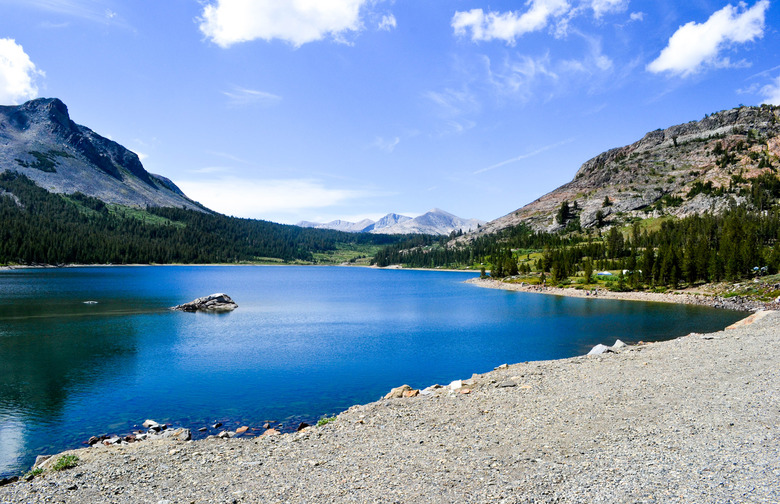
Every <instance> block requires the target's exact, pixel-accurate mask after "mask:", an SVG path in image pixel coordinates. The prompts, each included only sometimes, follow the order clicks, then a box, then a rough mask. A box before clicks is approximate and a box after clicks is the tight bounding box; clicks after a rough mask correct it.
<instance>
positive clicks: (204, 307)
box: [171, 293, 238, 312]
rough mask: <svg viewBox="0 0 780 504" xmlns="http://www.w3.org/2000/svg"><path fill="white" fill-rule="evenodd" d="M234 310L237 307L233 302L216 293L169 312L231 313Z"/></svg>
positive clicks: (175, 307)
mask: <svg viewBox="0 0 780 504" xmlns="http://www.w3.org/2000/svg"><path fill="white" fill-rule="evenodd" d="M236 308H238V305H237V304H236V303H235V301H233V300H232V299H230V296H228V295H227V294H223V293H217V294H212V295H210V296H205V297H201V298H198V299H196V300H194V301H190V302H189V303H184V304H180V305H178V306H174V307H173V308H171V310H179V311H185V312H196V311H205V312H227V311H233V310H235V309H236Z"/></svg>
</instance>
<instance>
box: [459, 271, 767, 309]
mask: <svg viewBox="0 0 780 504" xmlns="http://www.w3.org/2000/svg"><path fill="white" fill-rule="evenodd" d="M466 283H470V284H473V285H476V286H478V287H484V288H488V289H502V290H510V291H516V292H532V293H537V294H548V295H553V296H568V297H581V298H592V299H618V300H624V301H645V302H656V303H678V304H691V305H700V306H711V307H713V308H724V309H728V310H740V311H758V310H778V309H780V305H778V304H777V303H762V302H759V301H754V300H749V299H745V298H742V297H732V298H724V297H721V296H706V295H703V294H695V293H688V292H681V291H672V292H666V293H657V292H612V291H608V290H605V289H597V290H595V291H589V290H584V289H575V288H562V287H541V286H538V285H528V284H518V283H506V282H502V281H497V280H491V279H481V278H473V279H470V280H467V281H466Z"/></svg>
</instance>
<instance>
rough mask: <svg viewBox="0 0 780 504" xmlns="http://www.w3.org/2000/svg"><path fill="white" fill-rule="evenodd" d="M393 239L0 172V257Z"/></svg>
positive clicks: (290, 250) (180, 252)
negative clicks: (109, 194) (50, 184)
mask: <svg viewBox="0 0 780 504" xmlns="http://www.w3.org/2000/svg"><path fill="white" fill-rule="evenodd" d="M398 239H399V238H394V237H389V236H384V235H369V234H365V235H364V234H361V235H355V234H350V233H341V232H337V231H327V230H318V229H303V228H299V227H297V226H287V225H282V224H275V223H271V222H266V221H260V220H252V219H237V218H234V217H226V216H224V215H220V214H215V213H205V212H202V211H193V210H186V209H181V208H171V207H167V208H162V207H150V208H148V209H146V210H145V211H143V210H139V209H134V208H129V207H123V206H119V205H107V204H106V203H104V202H103V201H101V200H99V199H96V198H92V197H89V196H85V195H83V194H80V193H74V194H71V195H68V196H65V195H61V194H54V193H50V192H48V191H46V190H44V189H42V188H40V187H38V186H37V185H35V184H34V183H33V182H32V181H31V180H30V179H28V178H27V177H25V176H24V175H20V174H18V173H16V172H13V171H7V172H4V173H0V264H25V265H29V264H71V263H80V264H131V263H133V264H134V263H157V264H168V263H235V262H241V261H264V260H267V259H269V258H273V259H278V260H281V261H286V262H289V261H303V262H315V261H316V259H315V256H316V253H318V252H328V251H333V250H335V249H337V248H344V247H348V248H358V247H364V246H367V245H381V244H391V243H394V242H395V241H397V240H398Z"/></svg>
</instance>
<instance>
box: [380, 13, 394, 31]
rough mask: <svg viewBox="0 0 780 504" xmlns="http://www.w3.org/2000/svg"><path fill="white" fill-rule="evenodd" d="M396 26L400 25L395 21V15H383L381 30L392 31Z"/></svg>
mask: <svg viewBox="0 0 780 504" xmlns="http://www.w3.org/2000/svg"><path fill="white" fill-rule="evenodd" d="M396 26H398V24H397V23H396V21H395V16H393V15H392V14H388V15H385V16H382V20H381V21H380V22H379V26H378V28H379V29H380V30H384V31H390V30H392V29H394V28H395V27H396Z"/></svg>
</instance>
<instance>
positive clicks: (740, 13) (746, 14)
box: [647, 0, 769, 77]
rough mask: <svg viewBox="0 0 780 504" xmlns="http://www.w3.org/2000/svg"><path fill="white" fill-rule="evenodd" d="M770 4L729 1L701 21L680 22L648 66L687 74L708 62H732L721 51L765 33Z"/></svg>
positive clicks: (765, 1) (652, 69)
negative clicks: (734, 4) (720, 55)
mask: <svg viewBox="0 0 780 504" xmlns="http://www.w3.org/2000/svg"><path fill="white" fill-rule="evenodd" d="M768 8H769V0H760V1H759V2H757V3H756V4H755V5H754V6H753V7H751V8H749V9H748V8H747V4H745V3H744V2H740V3H739V4H738V6H736V7H735V6H733V5H730V4H729V5H727V6H725V7H724V8H722V9H721V10H719V11H717V12H715V13H714V14H713V15H712V16H710V18H709V19H708V20H707V21H705V22H704V23H702V24H698V23H695V22H693V21H691V22H690V23H687V24H685V25H683V26H681V27H680V28H678V29H677V31H676V32H675V33H674V35H672V36H671V38H670V39H669V45H667V46H666V48H664V50H663V51H661V54H660V55H659V56H658V58H657V59H655V60H654V61H652V62H651V63H650V64H649V65H647V70H648V71H650V72H653V73H661V72H670V73H672V74H677V75H682V76H683V77H686V76H688V75H692V74H695V73H697V72H699V71H700V70H702V69H703V68H704V67H707V66H712V67H724V66H733V64H732V63H731V62H730V61H729V59H728V58H719V57H718V55H719V54H720V52H721V51H723V50H724V49H727V48H728V47H730V45H732V44H744V43H745V42H750V41H752V40H755V39H756V38H761V37H762V36H763V35H764V14H765V12H766V10H767V9H768ZM737 64H738V65H739V64H742V63H741V62H740V63H737Z"/></svg>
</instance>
